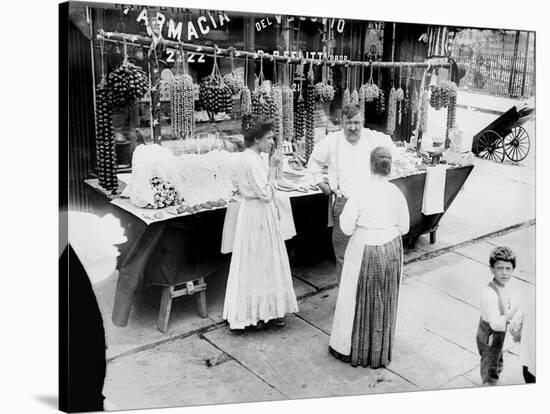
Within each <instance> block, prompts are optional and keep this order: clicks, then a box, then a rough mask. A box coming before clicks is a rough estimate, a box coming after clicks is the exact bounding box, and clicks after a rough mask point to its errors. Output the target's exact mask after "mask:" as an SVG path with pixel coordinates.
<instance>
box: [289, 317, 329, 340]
mask: <svg viewBox="0 0 550 414" xmlns="http://www.w3.org/2000/svg"><path fill="white" fill-rule="evenodd" d="M294 315H295V316H296V317H297V318H298V319H301V320H303V321H304V322H305V323H307V324H308V325H311V326H313V327H314V328H315V329H318V330H320V331H321V332H323V333H324V334H326V335H328V336H330V332H327V331H325V330H324V329H323V328H321V327H319V326H317V325H315V324H314V323H313V322H310V321H308V320H307V319H305V318H304V317H303V316H301V315H298V314H297V313H295V314H294Z"/></svg>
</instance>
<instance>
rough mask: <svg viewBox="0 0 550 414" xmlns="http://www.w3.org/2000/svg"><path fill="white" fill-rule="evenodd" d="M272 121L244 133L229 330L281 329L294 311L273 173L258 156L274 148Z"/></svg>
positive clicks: (260, 121)
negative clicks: (249, 328)
mask: <svg viewBox="0 0 550 414" xmlns="http://www.w3.org/2000/svg"><path fill="white" fill-rule="evenodd" d="M273 128H274V123H273V121H271V120H269V119H267V118H265V117H263V116H260V117H258V118H257V119H256V120H255V122H253V124H252V125H251V126H250V127H249V128H248V130H247V131H245V137H244V139H245V145H246V147H247V148H246V149H245V150H244V152H243V153H242V155H241V158H240V160H239V171H238V173H237V180H238V187H239V192H240V193H241V196H242V198H243V201H242V202H241V205H240V207H239V212H238V215H237V221H236V224H235V235H234V242H233V255H232V257H231V265H230V267H229V276H228V280H227V288H226V291H225V303H224V307H223V318H224V319H226V320H227V321H228V322H229V327H230V329H232V330H238V329H244V328H245V327H247V326H250V325H254V326H256V327H260V326H263V324H264V323H265V322H268V321H272V322H271V323H272V324H273V323H274V324H276V325H278V326H282V325H283V317H284V316H285V314H286V313H289V312H297V311H298V303H297V301H296V294H295V293H294V287H293V285H292V276H291V273H290V264H289V261H288V254H287V251H286V246H285V243H284V241H283V237H282V236H281V229H280V221H279V214H278V209H277V199H276V195H277V193H276V178H275V177H276V170H277V166H278V165H279V164H280V163H281V159H280V157H278V156H277V155H276V154H273V155H272V156H271V157H270V158H269V166H268V165H267V163H266V162H265V160H264V159H263V158H262V157H261V153H262V152H264V153H269V152H270V150H271V148H272V146H273Z"/></svg>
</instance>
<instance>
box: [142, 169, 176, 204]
mask: <svg viewBox="0 0 550 414" xmlns="http://www.w3.org/2000/svg"><path fill="white" fill-rule="evenodd" d="M150 183H151V189H152V190H153V200H154V203H153V204H152V205H151V204H148V205H147V206H146V207H147V208H164V207H168V206H171V205H173V204H174V203H175V202H176V198H177V195H176V189H175V187H174V184H172V183H171V182H170V181H168V180H165V179H163V178H160V177H153V178H151V181H150Z"/></svg>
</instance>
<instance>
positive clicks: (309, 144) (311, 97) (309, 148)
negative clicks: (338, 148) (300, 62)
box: [305, 64, 315, 161]
mask: <svg viewBox="0 0 550 414" xmlns="http://www.w3.org/2000/svg"><path fill="white" fill-rule="evenodd" d="M305 105H306V111H305V112H306V142H305V147H306V153H305V159H306V161H307V160H309V156H310V155H311V153H312V152H313V147H314V146H315V124H314V116H315V76H314V73H313V65H311V64H310V65H309V72H308V75H307V82H306V99H305Z"/></svg>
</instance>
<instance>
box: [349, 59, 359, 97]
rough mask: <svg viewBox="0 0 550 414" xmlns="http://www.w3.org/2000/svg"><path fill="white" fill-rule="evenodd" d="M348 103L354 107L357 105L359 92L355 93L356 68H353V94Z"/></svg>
mask: <svg viewBox="0 0 550 414" xmlns="http://www.w3.org/2000/svg"><path fill="white" fill-rule="evenodd" d="M350 101H351V103H352V104H354V105H359V92H357V66H355V67H354V68H353V92H352V93H351V95H350Z"/></svg>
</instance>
